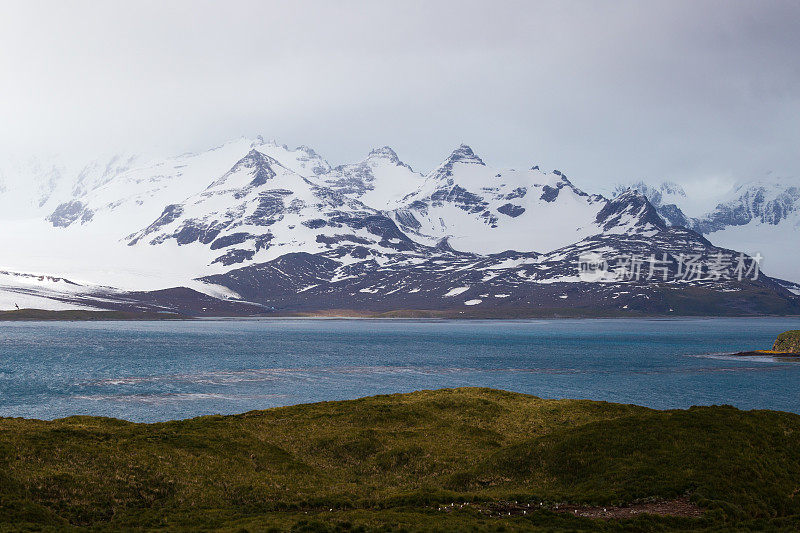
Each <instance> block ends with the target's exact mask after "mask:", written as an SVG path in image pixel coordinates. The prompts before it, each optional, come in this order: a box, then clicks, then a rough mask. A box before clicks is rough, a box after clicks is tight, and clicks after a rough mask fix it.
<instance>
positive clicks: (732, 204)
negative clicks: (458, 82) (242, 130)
mask: <svg viewBox="0 0 800 533" xmlns="http://www.w3.org/2000/svg"><path fill="white" fill-rule="evenodd" d="M487 161H488V160H485V159H484V158H483V157H482V156H481V155H478V154H476V153H475V152H474V151H473V150H472V149H471V148H470V147H469V146H466V145H461V146H458V147H456V148H455V149H454V150H453V151H452V153H450V154H449V155H446V157H444V158H443V160H442V163H441V164H440V165H438V166H437V167H436V168H435V169H433V170H432V171H430V172H428V173H425V174H423V173H422V172H419V171H417V170H415V169H412V168H411V167H410V166H409V165H408V164H406V163H404V162H403V161H402V159H401V157H400V156H398V154H397V153H395V151H394V150H393V149H392V148H390V147H386V146H384V147H379V148H376V149H373V150H372V151H370V152H369V153H367V154H365V156H364V158H363V159H362V160H361V161H357V162H355V163H349V164H331V162H329V161H326V160H325V159H324V158H323V157H322V156H320V155H319V154H317V153H316V152H315V151H314V150H313V149H311V148H309V147H307V146H301V147H298V148H295V149H290V148H289V147H287V146H285V145H281V144H279V143H277V142H274V141H265V140H264V139H262V138H260V137H259V138H256V139H245V138H242V139H238V140H235V141H231V142H228V143H225V144H223V145H221V146H218V147H216V148H213V149H211V150H208V151H205V152H201V153H195V154H183V155H180V156H176V157H172V158H166V159H157V160H152V159H148V158H145V157H142V156H135V155H119V156H114V157H110V158H108V159H104V160H98V161H95V162H92V163H90V164H88V165H84V166H80V165H79V166H78V167H76V168H70V167H68V166H66V165H62V164H60V163H59V162H58V161H56V160H46V161H41V160H28V161H23V162H12V163H8V164H3V163H0V206H2V207H3V213H4V215H3V216H0V220H1V221H2V224H3V226H4V231H3V232H2V233H3V235H2V236H1V237H0V245H2V246H3V250H4V251H5V253H4V256H3V258H2V261H0V269H2V270H3V272H2V274H0V308H10V307H14V306H15V305H20V306H24V307H39V308H48V309H61V308H75V307H79V308H80V307H88V308H102V309H126V310H145V309H146V310H164V311H175V312H181V313H186V314H257V313H263V312H299V311H308V312H317V311H329V310H348V311H352V312H376V313H377V312H389V311H420V310H426V311H431V312H434V311H435V312H440V313H446V314H470V315H486V316H490V315H491V316H494V315H497V316H500V315H514V316H517V315H520V316H522V315H547V314H548V313H555V314H558V313H564V312H569V313H576V314H623V315H624V314H626V313H647V314H697V313H700V314H718V313H724V314H751V313H755V314H760V313H791V312H798V311H799V310H800V304H799V303H798V297H797V293H798V292H800V291H799V290H798V286H797V285H795V284H794V283H792V282H796V281H798V280H800V267H799V266H798V265H799V264H800V262H799V260H800V258H798V250H797V248H798V247H797V246H796V243H795V245H794V246H791V245H790V241H792V240H793V239H796V236H797V234H798V229H800V226H799V225H800V218H799V217H800V215H798V213H800V188H798V187H797V186H796V185H792V184H786V183H783V182H778V181H773V182H752V183H747V184H742V185H740V186H739V187H738V188H737V189H736V190H735V191H733V193H731V195H729V196H728V197H725V198H721V199H720V202H719V205H718V206H717V207H716V208H715V209H714V210H712V211H710V212H709V213H707V214H706V215H703V216H700V217H688V216H687V215H686V214H685V213H684V211H683V209H682V207H681V206H682V205H683V204H684V203H685V202H686V201H687V195H686V193H685V192H684V191H683V189H681V187H680V186H678V185H676V184H672V183H663V184H660V185H655V186H652V185H647V184H644V183H635V184H632V185H629V186H620V187H618V188H617V189H616V191H615V194H614V195H613V198H606V197H604V196H601V195H598V194H591V193H589V192H585V191H583V190H581V189H579V188H578V187H576V186H575V185H574V184H573V183H572V182H571V181H570V179H569V178H568V177H567V175H566V174H565V173H564V172H561V171H559V170H544V169H540V168H539V167H538V166H535V165H534V166H532V167H531V168H527V169H499V168H493V167H492V166H491V164H490V163H488V162H487ZM712 243H713V244H712ZM742 252H744V253H742ZM757 252H758V253H760V254H761V255H760V256H759V255H756V253H757ZM751 256H753V257H751ZM761 256H763V258H764V259H763V261H762V260H761ZM759 261H761V263H760V264H757V263H758V262H759ZM773 265H774V266H773ZM762 266H763V267H764V269H765V271H764V272H760V268H761V267H762ZM768 276H777V277H778V278H784V279H787V280H789V281H782V280H781V279H773V278H771V277H768Z"/></svg>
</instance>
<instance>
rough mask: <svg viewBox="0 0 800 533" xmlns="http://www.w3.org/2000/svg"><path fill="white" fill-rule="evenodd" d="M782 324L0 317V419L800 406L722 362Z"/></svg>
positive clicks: (789, 377) (775, 364) (751, 372)
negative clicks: (562, 406) (518, 404)
mask: <svg viewBox="0 0 800 533" xmlns="http://www.w3.org/2000/svg"><path fill="white" fill-rule="evenodd" d="M787 329H800V320H799V319H796V318H788V319H787V318H780V319H777V318H758V319H752V318H748V319H726V318H720V319H669V320H630V319H628V320H612V319H609V320H524V321H523V320H520V321H416V320H303V319H269V320H202V321H187V322H167V321H165V322H94V323H88V322H47V323H42V322H18V323H13V322H11V323H9V322H5V323H2V322H0V416H22V417H28V418H45V419H51V418H59V417H64V416H69V415H75V414H91V415H104V416H113V417H118V418H124V419H128V420H135V421H155V420H168V419H176V418H188V417H193V416H198V415H203V414H211V413H225V414H227V413H240V412H244V411H248V410H251V409H263V408H267V407H273V406H278V405H289V404H296V403H302V402H313V401H320V400H341V399H348V398H357V397H360V396H366V395H371V394H381V393H394V392H406V391H413V390H418V389H433V388H440V387H461V386H486V387H496V388H501V389H506V390H512V391H518V392H525V393H529V394H535V395H537V396H541V397H545V398H590V399H594V400H608V401H614V402H626V403H636V404H641V405H647V406H651V407H656V408H673V407H688V406H690V405H707V404H722V403H726V404H732V405H735V406H737V407H740V408H745V409H752V408H766V409H779V410H785V411H794V412H797V413H800V390H798V388H799V387H798V386H800V362H793V361H781V360H775V359H772V358H769V357H764V358H733V357H726V356H724V355H718V354H721V353H725V352H732V351H740V350H747V349H757V348H764V347H769V346H771V344H772V342H773V341H774V339H775V336H776V335H777V334H778V333H780V332H782V331H784V330H787ZM714 354H717V355H714Z"/></svg>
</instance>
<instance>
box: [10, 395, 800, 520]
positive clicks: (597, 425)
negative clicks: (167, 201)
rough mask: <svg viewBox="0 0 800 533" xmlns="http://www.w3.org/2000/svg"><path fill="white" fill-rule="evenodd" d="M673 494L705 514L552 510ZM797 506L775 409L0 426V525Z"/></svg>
mask: <svg viewBox="0 0 800 533" xmlns="http://www.w3.org/2000/svg"><path fill="white" fill-rule="evenodd" d="M683 497H688V498H689V499H690V500H691V501H692V502H694V503H695V504H697V505H699V506H700V507H701V508H702V509H703V510H704V511H705V513H704V514H703V516H702V517H700V518H687V517H656V516H644V515H640V516H637V517H634V518H626V519H619V520H618V519H613V520H602V519H590V518H583V517H580V516H575V515H574V512H568V513H564V512H562V511H563V510H564V506H565V504H576V505H586V506H590V505H599V506H611V505H625V504H630V503H632V502H642V501H653V500H674V499H679V498H683ZM515 501H516V502H518V504H519V505H517V504H513V502H515ZM465 502H468V503H469V505H464V503H465ZM452 503H456V505H455V506H452V505H451V504H452ZM529 503H530V504H532V507H531V511H530V512H527V511H524V514H523V512H519V508H522V506H527V504H529ZM512 504H513V505H512ZM556 505H559V506H560V508H559V509H557V508H556ZM498 509H499V511H498ZM506 509H509V511H508V512H511V515H508V513H507V512H506ZM534 509H535V510H534ZM539 509H541V510H539ZM512 510H513V511H514V512H512ZM498 515H500V516H498ZM799 517H800V416H797V415H794V414H789V413H781V412H773V411H750V412H745V411H739V410H737V409H734V408H731V407H724V406H723V407H701V408H692V409H689V410H675V411H654V410H650V409H647V408H643V407H637V406H632V405H619V404H610V403H603V402H590V401H580V400H542V399H539V398H536V397H533V396H527V395H522V394H515V393H508V392H503V391H497V390H491V389H473V388H468V389H446V390H438V391H421V392H416V393H412V394H397V395H391V396H377V397H370V398H364V399H360V400H353V401H345V402H326V403H318V404H309V405H298V406H293V407H284V408H277V409H270V410H268V411H259V412H250V413H246V414H242V415H237V416H207V417H201V418H196V419H192V420H185V421H177V422H167V423H158V424H134V423H130V422H124V421H120V420H113V419H104V418H91V417H71V418H67V419H62V420H56V421H52V422H44V421H38V420H23V419H0V531H2V530H15V529H25V528H28V527H29V528H31V529H38V528H44V529H47V528H52V529H54V530H55V529H57V530H61V529H65V528H71V527H75V528H81V529H82V528H90V529H114V530H119V529H128V528H129V529H160V528H164V529H173V530H186V531H195V530H199V529H222V530H228V531H269V530H271V529H272V530H296V531H349V530H362V531H363V530H381V531H389V530H439V531H456V530H458V531H461V530H468V531H469V530H476V531H503V530H505V531H524V530H540V529H541V530H543V531H557V530H564V531H597V530H605V531H612V530H625V531H663V530H686V529H709V530H720V529H741V528H753V529H757V530H763V529H775V530H786V531H792V530H797V529H799V528H800V518H799Z"/></svg>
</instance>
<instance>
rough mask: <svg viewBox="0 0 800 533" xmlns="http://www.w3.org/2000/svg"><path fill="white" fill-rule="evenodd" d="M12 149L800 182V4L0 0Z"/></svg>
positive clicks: (587, 181) (0, 109)
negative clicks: (269, 153) (260, 155)
mask: <svg viewBox="0 0 800 533" xmlns="http://www.w3.org/2000/svg"><path fill="white" fill-rule="evenodd" d="M0 9H1V10H2V12H0V146H1V147H2V148H0V151H5V152H7V153H14V154H25V153H31V152H37V151H45V152H62V153H72V154H81V155H83V154H87V155H88V154H91V153H100V152H107V151H117V150H124V151H145V152H151V153H157V154H171V153H178V152H183V151H196V150H201V149H204V148H206V147H209V146H213V145H215V144H219V143H221V142H223V141H225V140H227V139H230V138H235V137H239V136H242V135H244V136H255V135H258V134H263V135H264V136H265V137H268V138H272V137H274V138H276V139H277V140H279V141H281V142H285V143H287V144H289V145H298V144H308V145H310V146H312V147H314V148H315V149H317V151H318V152H320V153H321V154H322V155H323V156H325V157H326V158H327V159H329V160H330V161H331V162H333V163H340V162H346V161H353V160H358V159H360V158H362V157H363V156H364V155H365V153H366V152H367V151H368V150H369V149H370V148H371V147H374V146H380V145H385V144H388V145H390V146H392V147H394V148H395V149H396V150H397V152H398V153H399V155H400V157H401V158H402V159H404V160H405V161H407V162H408V163H410V164H411V165H412V166H413V167H415V168H417V169H419V170H422V171H427V170H429V169H430V168H432V167H433V166H435V165H436V164H437V163H439V162H440V161H441V159H443V158H444V157H445V156H446V155H447V154H448V153H449V152H450V151H451V150H452V149H453V148H454V147H455V146H456V145H458V144H459V143H462V142H465V143H467V144H470V145H471V146H472V147H473V148H474V149H475V151H476V152H477V153H478V154H479V155H481V156H483V157H484V159H485V160H486V161H487V162H489V163H491V164H493V165H496V166H499V167H509V168H524V167H528V166H530V165H532V164H535V163H536V164H540V165H542V167H543V168H547V169H553V168H557V169H560V170H563V171H564V172H566V173H567V174H568V175H569V176H570V177H571V178H572V179H573V181H575V182H576V183H578V184H579V185H583V186H586V187H588V188H590V189H591V188H593V187H594V188H598V187H602V186H603V185H607V184H609V183H613V182H618V181H628V180H632V179H641V178H644V179H648V180H653V181H655V180H662V179H673V180H676V181H679V182H684V183H692V182H694V183H714V180H715V179H722V180H726V179H729V178H732V177H733V178H736V177H749V176H756V175H763V174H765V173H766V172H768V171H772V172H773V173H777V174H782V175H783V174H785V175H791V176H798V175H800V157H798V154H799V153H800V150H799V149H798V145H800V58H798V52H799V51H800V2H797V1H786V2H780V1H766V2H762V1H756V0H753V1H747V2H737V1H730V0H728V1H720V2H716V1H698V0H692V1H687V2H681V1H676V0H669V1H664V2H655V1H632V2H622V1H615V2H597V1H593V2H570V1H565V0H557V1H553V2H537V1H520V2H512V1H508V2H499V1H496V0H494V1H485V2H471V1H465V0H459V1H441V2H431V1H430V0H426V1H419V2H415V1H406V0H403V1H398V0H395V1H385V2H382V1H376V0H370V1H366V2H354V1H353V2H345V1H336V2H327V1H321V2H307V1H305V2H304V1H297V0H293V1H291V2H289V1H287V2H277V1H273V2H270V1H254V2H249V1H238V2H237V1H231V0H225V1H218V2H207V1H198V0H191V1H172V2H165V1H163V0H160V1H154V2H147V1H125V2H121V1H119V2H115V1H100V0H98V1H91V2H78V1H65V0H58V1H52V2H34V1H31V0H25V1H19V2H9V1H5V0H0Z"/></svg>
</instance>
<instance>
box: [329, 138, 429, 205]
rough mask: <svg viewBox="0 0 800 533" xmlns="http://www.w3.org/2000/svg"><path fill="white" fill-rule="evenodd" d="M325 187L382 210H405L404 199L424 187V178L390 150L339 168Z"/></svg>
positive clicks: (332, 173)
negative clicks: (401, 208)
mask: <svg viewBox="0 0 800 533" xmlns="http://www.w3.org/2000/svg"><path fill="white" fill-rule="evenodd" d="M321 177H322V183H323V184H324V185H325V186H328V187H330V188H331V189H333V190H335V191H338V192H340V193H342V194H344V195H346V196H349V197H352V198H356V199H358V200H360V201H362V202H364V203H365V204H366V205H369V206H371V207H374V208H376V209H380V210H385V211H389V210H393V209H397V208H399V207H402V205H403V202H404V199H405V198H406V197H407V196H408V195H409V194H411V193H413V192H415V191H416V190H417V189H418V188H419V187H421V186H422V184H423V177H422V175H421V174H419V173H417V172H414V170H413V169H412V168H411V167H410V166H408V165H407V164H405V163H403V162H402V161H400V159H399V158H398V157H397V154H396V153H395V151H394V150H392V149H391V148H389V147H388V146H384V147H382V148H376V149H374V150H372V151H371V152H370V153H369V155H368V156H367V157H366V159H364V160H363V161H360V162H358V163H354V164H349V165H339V166H337V167H336V168H334V169H332V170H331V172H330V173H328V174H325V175H323V176H321Z"/></svg>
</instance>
